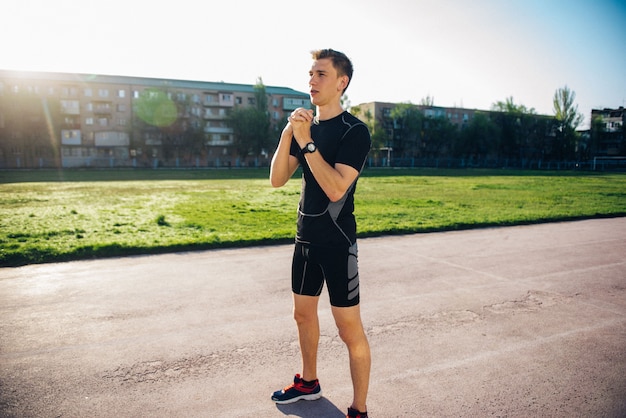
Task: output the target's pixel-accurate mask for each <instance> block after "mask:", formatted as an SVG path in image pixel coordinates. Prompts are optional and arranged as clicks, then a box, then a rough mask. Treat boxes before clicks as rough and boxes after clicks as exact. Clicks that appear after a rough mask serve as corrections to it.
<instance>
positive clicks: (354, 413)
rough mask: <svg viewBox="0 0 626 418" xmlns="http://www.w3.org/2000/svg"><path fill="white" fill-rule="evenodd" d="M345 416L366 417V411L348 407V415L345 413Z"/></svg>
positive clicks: (352, 417) (347, 417) (348, 417)
mask: <svg viewBox="0 0 626 418" xmlns="http://www.w3.org/2000/svg"><path fill="white" fill-rule="evenodd" d="M346 418H367V412H366V413H363V412H359V411H357V410H356V409H354V408H348V415H346Z"/></svg>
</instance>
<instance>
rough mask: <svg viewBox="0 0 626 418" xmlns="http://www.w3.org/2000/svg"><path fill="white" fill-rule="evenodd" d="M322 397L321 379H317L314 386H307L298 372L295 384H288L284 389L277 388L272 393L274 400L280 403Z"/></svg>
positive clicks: (312, 399) (294, 380) (294, 379)
mask: <svg viewBox="0 0 626 418" xmlns="http://www.w3.org/2000/svg"><path fill="white" fill-rule="evenodd" d="M321 397H322V388H321V386H320V382H319V380H317V379H315V384H314V385H313V386H305V385H304V381H303V380H302V379H301V378H300V375H299V374H297V375H296V376H295V377H294V378H293V384H291V385H289V386H287V387H286V388H285V389H283V390H277V391H276V392H274V393H273V394H272V400H273V401H274V402H276V403H279V404H286V403H292V402H296V401H299V400H300V399H304V400H305V401H314V400H316V399H319V398H321Z"/></svg>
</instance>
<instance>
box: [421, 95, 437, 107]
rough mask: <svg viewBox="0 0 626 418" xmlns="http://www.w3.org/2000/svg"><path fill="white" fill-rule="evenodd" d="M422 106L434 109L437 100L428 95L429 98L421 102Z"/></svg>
mask: <svg viewBox="0 0 626 418" xmlns="http://www.w3.org/2000/svg"><path fill="white" fill-rule="evenodd" d="M420 105H422V106H428V107H433V106H434V105H435V98H434V97H431V96H430V95H428V96H426V97H424V98H422V100H421V101H420Z"/></svg>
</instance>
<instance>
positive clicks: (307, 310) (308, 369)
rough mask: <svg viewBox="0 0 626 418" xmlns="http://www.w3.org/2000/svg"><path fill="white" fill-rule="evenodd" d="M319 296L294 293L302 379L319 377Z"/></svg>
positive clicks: (294, 314) (310, 379)
mask: <svg viewBox="0 0 626 418" xmlns="http://www.w3.org/2000/svg"><path fill="white" fill-rule="evenodd" d="M318 301H319V297H318V296H303V295H296V294H294V295H293V307H294V309H293V317H294V319H295V320H296V324H297V325H298V339H299V341H300V353H301V355H302V379H304V380H307V381H312V380H315V379H317V346H318V344H319V339H320V323H319V318H318V316H317V303H318Z"/></svg>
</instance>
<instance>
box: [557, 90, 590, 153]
mask: <svg viewBox="0 0 626 418" xmlns="http://www.w3.org/2000/svg"><path fill="white" fill-rule="evenodd" d="M575 99H576V93H574V91H572V90H570V89H569V87H567V86H564V87H562V88H560V89H557V90H556V91H555V92H554V98H553V100H552V103H553V105H554V117H555V118H556V120H557V124H558V126H557V130H558V132H556V138H557V140H556V144H555V151H556V155H555V157H557V158H572V157H574V154H575V150H576V143H577V141H578V134H577V133H576V128H578V126H580V124H581V123H582V122H583V115H582V113H580V112H578V105H576V104H574V100H575Z"/></svg>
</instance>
